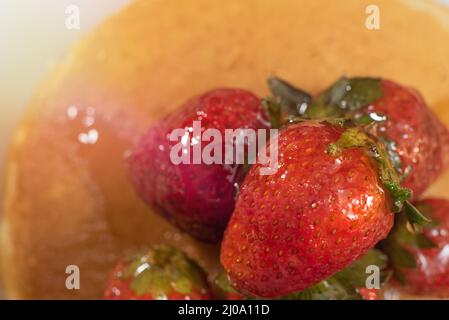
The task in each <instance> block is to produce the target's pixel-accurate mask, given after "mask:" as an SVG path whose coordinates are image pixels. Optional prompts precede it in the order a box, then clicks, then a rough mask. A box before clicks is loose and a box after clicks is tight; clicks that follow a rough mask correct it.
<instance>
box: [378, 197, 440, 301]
mask: <svg viewBox="0 0 449 320" xmlns="http://www.w3.org/2000/svg"><path fill="white" fill-rule="evenodd" d="M416 207H417V208H419V209H420V210H421V212H424V213H425V214H426V215H427V216H428V217H430V218H431V219H432V223H431V224H430V225H428V226H426V227H424V228H423V229H422V233H416V232H415V233H413V232H411V230H410V228H408V227H407V225H406V224H405V223H404V221H399V222H398V223H396V226H395V228H394V231H393V232H392V234H391V235H390V236H389V239H388V241H387V243H386V245H385V249H386V251H387V253H389V256H390V260H391V262H392V265H393V267H394V268H395V271H396V272H395V276H396V278H397V279H398V280H399V281H400V282H401V283H402V285H403V287H404V288H405V289H406V290H407V291H409V292H411V293H414V294H424V295H432V296H440V297H449V201H448V200H443V199H427V200H423V201H420V202H418V203H417V204H416Z"/></svg>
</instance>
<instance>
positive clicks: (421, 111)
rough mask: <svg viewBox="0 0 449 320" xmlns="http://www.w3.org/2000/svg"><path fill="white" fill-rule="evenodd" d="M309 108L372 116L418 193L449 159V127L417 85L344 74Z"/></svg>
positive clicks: (324, 113) (317, 113) (313, 113)
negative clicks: (405, 85) (347, 77)
mask: <svg viewBox="0 0 449 320" xmlns="http://www.w3.org/2000/svg"><path fill="white" fill-rule="evenodd" d="M305 113H306V114H307V115H308V116H310V117H312V118H321V117H329V116H331V117H335V116H338V117H351V118H352V119H353V120H355V121H357V122H365V121H369V122H371V123H372V124H374V125H372V126H371V132H372V133H373V134H375V135H376V136H377V137H379V138H380V139H381V140H382V142H383V143H384V144H385V145H386V147H387V149H388V151H389V153H390V158H391V160H392V161H393V164H394V165H395V168H396V170H397V171H398V173H399V174H400V175H401V176H402V177H403V182H402V185H403V186H404V187H406V188H409V189H411V190H412V191H413V198H414V199H417V198H418V197H419V196H420V195H421V194H422V193H423V192H424V191H425V190H426V189H427V188H428V187H429V186H430V185H431V183H432V182H434V181H435V180H436V178H437V177H438V175H439V174H440V173H441V172H442V171H443V169H444V168H445V167H446V165H447V163H448V159H449V158H448V154H449V132H448V130H447V129H446V128H445V127H444V125H443V124H442V123H441V122H440V121H439V120H438V119H437V117H436V116H435V114H434V113H433V112H432V111H431V110H430V108H429V107H428V106H427V104H426V102H425V101H424V99H423V98H422V96H421V95H420V94H419V93H418V92H417V91H415V90H414V89H410V88H407V87H404V86H402V85H400V84H397V83H395V82H393V81H390V80H385V79H374V78H352V79H346V78H343V79H340V80H339V81H337V82H336V83H335V84H334V85H333V86H332V87H331V88H330V89H328V90H327V91H326V92H324V93H323V94H322V95H320V96H319V97H318V98H317V100H316V101H315V103H312V104H311V105H310V108H309V110H307V111H305Z"/></svg>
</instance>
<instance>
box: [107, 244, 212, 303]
mask: <svg viewBox="0 0 449 320" xmlns="http://www.w3.org/2000/svg"><path fill="white" fill-rule="evenodd" d="M104 296H105V299H108V300H207V299H211V293H210V289H209V285H208V283H207V280H206V275H205V274H204V271H203V270H202V269H201V268H200V267H199V266H198V265H196V264H195V262H193V261H192V260H190V259H189V258H188V257H187V256H185V255H184V254H183V253H182V252H180V251H177V250H176V249H174V248H171V247H168V246H156V247H154V248H153V249H151V250H149V251H148V252H146V253H145V254H143V255H139V256H138V257H135V258H134V259H132V260H130V261H126V262H120V263H119V264H118V265H117V266H116V268H115V269H114V271H113V272H112V274H111V277H110V280H109V282H108V285H107V288H106V291H105V295H104Z"/></svg>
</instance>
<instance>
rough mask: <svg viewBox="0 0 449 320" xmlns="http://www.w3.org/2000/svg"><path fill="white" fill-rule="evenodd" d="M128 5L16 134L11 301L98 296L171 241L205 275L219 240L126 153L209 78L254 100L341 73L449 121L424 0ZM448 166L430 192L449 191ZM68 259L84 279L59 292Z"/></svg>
mask: <svg viewBox="0 0 449 320" xmlns="http://www.w3.org/2000/svg"><path fill="white" fill-rule="evenodd" d="M370 3H371V1H352V0H345V1H334V0H321V1H317V0H313V1H312V0H309V1H306V0H282V1H271V0H245V1H241V0H227V1H220V2H219V1H210V0H193V1H184V0H170V1H167V0H154V1H149V0H148V1H143V0H142V1H136V2H135V3H133V4H132V5H130V6H129V7H128V8H126V9H125V10H123V11H121V12H120V13H119V14H117V15H115V16H114V17H112V18H110V19H109V20H108V21H106V22H105V23H103V24H102V25H101V26H99V27H98V28H97V29H96V30H95V31H94V32H93V33H91V34H90V35H89V36H87V37H86V38H85V39H83V40H82V41H81V42H80V43H79V44H78V45H77V46H76V47H75V48H73V50H72V51H71V54H70V55H69V57H68V58H67V59H66V61H65V62H64V63H62V64H61V65H59V66H58V67H57V68H56V69H55V70H54V71H53V72H52V73H51V74H50V75H49V76H48V78H47V79H45V81H44V82H43V83H42V85H41V86H40V87H39V88H38V89H37V91H36V94H35V96H34V98H33V99H32V101H31V102H30V105H29V111H28V113H27V115H26V117H25V118H24V119H23V121H22V123H21V125H20V126H19V128H18V129H17V131H16V134H15V137H14V140H13V142H12V148H11V151H10V154H9V160H8V164H7V168H6V180H5V190H6V194H5V214H4V220H3V223H2V233H1V253H2V256H3V258H2V265H3V274H2V275H3V279H4V282H5V291H6V294H7V296H8V297H9V298H38V299H47V298H57V299H71V298H101V296H102V292H103V289H104V286H105V281H106V278H107V276H108V273H109V272H110V269H111V268H112V267H113V265H114V263H115V262H116V261H117V260H118V259H119V258H120V257H123V256H126V255H129V254H131V253H132V252H134V251H135V250H138V249H139V248H143V247H146V246H149V245H151V244H155V243H172V244H175V245H177V246H178V247H181V248H183V249H184V250H186V251H187V253H188V254H189V255H191V256H192V257H194V258H195V259H197V260H198V261H199V262H200V263H201V264H202V265H203V266H204V267H206V268H207V269H208V270H209V271H210V272H211V274H212V275H213V272H214V270H216V268H217V266H218V264H217V259H216V253H217V248H214V247H210V246H206V245H201V244H199V243H198V242H196V241H194V240H192V239H190V238H189V237H188V236H186V235H183V234H180V233H179V231H177V230H176V229H175V228H174V227H172V226H170V225H169V224H168V223H167V222H166V221H165V220H164V219H162V218H160V217H159V216H157V215H156V214H154V213H153V212H152V211H151V210H150V209H149V208H147V207H146V206H145V205H144V204H143V203H142V202H141V200H139V198H138V197H137V196H136V195H135V193H134V191H133V189H132V187H131V185H130V183H129V181H128V179H127V177H126V173H125V170H124V166H123V157H124V154H125V152H126V150H128V149H129V148H130V147H131V146H132V145H133V144H134V143H135V142H136V139H138V137H139V135H141V134H142V133H143V132H144V131H145V130H146V129H147V128H148V127H149V126H150V125H151V124H152V123H154V122H155V121H156V120H158V119H160V118H161V117H162V116H163V115H165V114H167V113H168V112H169V111H170V110H173V109H174V108H176V107H177V106H178V105H179V104H180V103H182V102H183V101H184V100H186V99H187V98H189V97H191V96H193V95H196V94H198V93H201V92H202V91H205V90H209V89H212V88H214V87H224V86H229V87H241V88H246V89H250V90H252V91H254V92H255V93H257V94H259V95H261V96H263V95H265V94H267V93H268V91H267V87H266V84H265V79H266V78H267V77H268V76H270V75H273V74H276V75H278V76H281V77H283V78H285V79H287V80H289V81H291V82H293V83H295V84H297V85H298V86H300V87H302V88H304V89H306V90H309V91H311V92H314V93H316V92H318V91H319V90H321V89H323V88H324V87H326V86H327V85H329V84H330V83H331V82H333V81H334V80H335V79H336V78H337V77H340V76H341V75H343V74H346V75H350V76H354V75H362V76H381V77H386V78H391V79H394V80H396V81H399V82H401V83H404V84H408V85H411V86H413V87H415V88H417V89H419V90H420V91H421V92H422V93H423V95H424V96H425V98H426V99H427V101H428V102H429V103H430V104H431V105H432V106H433V105H434V106H437V105H438V106H439V107H438V110H437V111H438V113H439V114H440V116H442V117H443V118H444V120H445V121H446V123H449V116H448V115H446V110H448V108H449V104H444V101H449V89H448V88H449V59H448V57H449V41H447V40H448V36H449V25H448V24H447V23H444V19H449V11H448V10H447V9H445V8H443V7H440V6H437V5H434V4H432V3H429V2H422V1H411V0H409V1H392V0H377V1H376V4H377V5H378V6H379V7H380V19H381V20H380V21H381V25H380V26H381V29H380V30H368V29H366V27H365V19H366V16H367V15H366V13H365V8H366V6H367V5H368V4H370ZM448 181H449V175H446V178H444V179H442V180H440V182H439V183H437V184H436V185H435V186H434V187H433V188H432V192H433V194H438V195H440V196H449V184H448ZM68 265H77V266H79V267H80V271H81V289H80V290H67V289H66V287H65V279H66V277H67V274H66V273H65V270H66V267H67V266H68Z"/></svg>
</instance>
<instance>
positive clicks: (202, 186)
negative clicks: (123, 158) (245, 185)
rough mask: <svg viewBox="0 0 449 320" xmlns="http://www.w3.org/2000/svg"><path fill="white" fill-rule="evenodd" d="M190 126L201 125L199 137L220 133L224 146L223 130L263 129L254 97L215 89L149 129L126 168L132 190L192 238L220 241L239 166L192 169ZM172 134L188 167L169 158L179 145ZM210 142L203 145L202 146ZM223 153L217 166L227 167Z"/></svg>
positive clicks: (193, 140) (194, 144) (193, 145)
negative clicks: (207, 132)
mask: <svg viewBox="0 0 449 320" xmlns="http://www.w3.org/2000/svg"><path fill="white" fill-rule="evenodd" d="M194 121H201V125H200V132H201V134H202V133H204V132H205V130H207V129H218V131H219V132H220V133H221V135H222V137H223V145H224V139H225V138H224V137H225V134H224V131H225V129H245V128H251V129H258V128H264V127H266V125H267V123H266V121H265V120H264V116H263V115H262V113H261V109H260V101H259V99H258V98H257V97H256V96H255V95H254V94H252V93H250V92H248V91H244V90H238V89H218V90H213V91H210V92H208V93H206V94H204V95H202V96H200V97H197V98H194V99H192V100H190V101H188V102H187V103H186V104H185V105H183V106H182V107H181V108H179V109H178V110H177V111H175V112H174V113H172V114H170V115H169V116H168V117H167V118H165V119H164V120H163V121H161V122H160V123H158V124H157V125H155V126H154V127H152V128H151V129H150V130H149V131H148V133H147V134H146V135H145V136H144V137H143V139H142V140H141V141H140V143H139V144H138V145H137V146H136V147H135V148H134V150H133V151H132V154H131V156H130V157H129V158H128V161H127V162H128V168H129V173H130V176H131V179H132V182H133V184H134V186H135V188H136V190H137V191H138V193H139V194H140V195H141V197H142V198H143V199H144V200H145V201H146V202H147V203H148V204H149V205H150V206H152V207H153V208H155V209H156V210H157V211H159V212H160V213H161V214H163V215H164V216H166V217H167V218H168V219H169V220H171V221H172V222H174V223H175V224H176V225H177V226H179V227H180V228H181V229H182V230H184V231H186V232H188V233H190V234H191V235H192V236H194V237H196V238H198V239H200V240H204V241H209V242H218V241H220V240H221V238H222V234H223V231H224V229H225V227H226V224H227V222H228V220H229V217H230V215H231V213H232V211H233V209H234V204H235V194H236V184H237V183H239V182H240V181H241V179H242V177H243V174H242V171H243V170H242V168H243V166H242V165H235V164H217V163H214V164H206V163H204V161H203V159H201V158H199V160H200V161H199V162H200V164H194V159H193V154H194V152H195V151H194V149H195V148H196V147H198V146H199V145H200V143H201V139H200V138H199V137H198V136H193V135H196V134H197V133H195V132H194V131H195V130H194V125H193V124H194ZM175 129H179V130H181V133H182V137H183V138H182V139H181V140H182V141H184V139H185V143H186V148H185V149H186V150H185V151H188V152H189V154H190V156H188V157H187V158H188V159H189V160H190V163H187V164H186V163H180V164H175V163H174V162H173V160H172V159H171V157H170V156H171V155H170V153H171V151H172V150H173V148H174V146H175V145H176V144H177V143H178V141H175V142H172V141H169V135H170V133H171V132H173V130H175ZM178 138H180V137H178ZM187 138H188V139H187ZM208 143H209V142H207V143H205V142H203V143H202V146H203V147H204V146H205V145H207V144H208ZM178 145H179V144H178ZM222 150H223V152H222V154H223V156H222V157H221V158H220V159H221V162H220V161H218V163H225V161H224V154H225V152H224V146H223V149H222ZM197 154H198V153H197ZM213 154H214V155H215V153H213ZM200 157H201V153H200Z"/></svg>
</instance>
